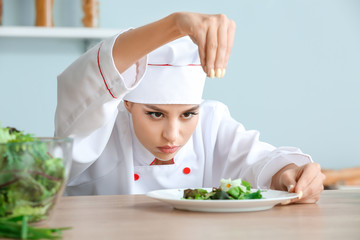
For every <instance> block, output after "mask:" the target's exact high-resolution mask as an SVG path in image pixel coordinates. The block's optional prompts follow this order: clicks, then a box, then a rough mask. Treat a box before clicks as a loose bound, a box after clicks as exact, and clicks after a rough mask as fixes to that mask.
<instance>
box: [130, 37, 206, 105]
mask: <svg viewBox="0 0 360 240" xmlns="http://www.w3.org/2000/svg"><path fill="white" fill-rule="evenodd" d="M205 78H206V74H205V73H204V71H203V69H202V67H201V64H200V58H199V53H198V47H197V45H196V44H194V43H193V41H192V40H191V39H190V38H189V37H182V38H179V39H177V40H175V41H172V42H170V43H168V44H165V45H163V46H161V47H159V48H158V49H156V50H154V51H153V52H151V53H149V54H148V66H147V69H146V72H145V75H144V77H143V79H142V80H141V82H140V83H139V85H138V86H137V87H136V88H135V89H134V90H132V91H131V92H129V93H128V94H127V95H126V96H125V97H124V100H127V101H130V102H135V103H145V104H200V102H201V99H202V92H203V88H204V84H205Z"/></svg>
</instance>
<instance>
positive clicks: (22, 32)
mask: <svg viewBox="0 0 360 240" xmlns="http://www.w3.org/2000/svg"><path fill="white" fill-rule="evenodd" d="M119 32H120V29H104V28H81V27H72V28H71V27H5V26H1V27H0V37H24V38H26V37H27V38H73V39H104V38H107V37H111V36H113V35H116V34H117V33H119Z"/></svg>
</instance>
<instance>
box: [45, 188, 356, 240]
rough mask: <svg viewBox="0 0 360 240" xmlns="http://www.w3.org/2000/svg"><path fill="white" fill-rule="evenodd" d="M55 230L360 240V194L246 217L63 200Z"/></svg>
mask: <svg viewBox="0 0 360 240" xmlns="http://www.w3.org/2000/svg"><path fill="white" fill-rule="evenodd" d="M46 225H47V226H51V227H65V226H71V227H73V228H72V229H71V230H67V231H64V239H76V240H82V239H98V240H109V239H150V240H151V239H154V240H155V239H156V240H160V239H181V240H184V239H199V240H201V239H204V240H208V239H216V240H223V239H263V240H265V239H316V240H318V239H341V240H349V239H360V190H327V191H324V192H323V194H322V196H321V199H320V201H319V202H318V203H317V204H293V205H287V206H276V207H274V208H272V209H270V210H266V211H259V212H245V213H201V212H188V211H180V210H176V209H173V208H172V206H171V205H168V204H166V203H162V202H160V201H157V200H153V199H150V198H148V197H146V196H144V195H119V196H81V197H62V198H61V199H60V202H59V204H58V207H57V209H56V211H55V212H54V215H53V216H52V218H51V219H50V220H49V221H48V223H47V224H46Z"/></svg>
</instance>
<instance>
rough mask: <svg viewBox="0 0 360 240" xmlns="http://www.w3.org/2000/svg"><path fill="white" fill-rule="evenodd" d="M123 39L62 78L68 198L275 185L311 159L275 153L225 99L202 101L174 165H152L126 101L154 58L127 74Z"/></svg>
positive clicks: (60, 124) (290, 151) (58, 121)
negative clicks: (237, 183)
mask: <svg viewBox="0 0 360 240" xmlns="http://www.w3.org/2000/svg"><path fill="white" fill-rule="evenodd" d="M115 39H116V36H114V37H113V38H109V39H107V40H105V41H103V42H101V43H99V44H97V45H96V46H94V47H93V48H92V49H90V50H89V51H88V52H87V53H85V54H84V55H83V56H81V57H80V58H79V59H78V60H76V61H75V62H74V63H73V64H72V65H70V66H69V67H68V68H67V69H66V70H65V71H64V72H63V73H61V74H60V75H59V77H58V106H57V110H56V117H55V127H56V132H55V135H56V136H58V137H71V138H73V139H74V150H73V163H72V169H71V173H70V177H69V180H68V184H67V188H66V194H68V195H93V194H99V195H108V194H138V193H146V192H148V191H150V190H155V189H164V188H188V187H189V188H190V187H192V188H199V187H213V186H219V181H220V179H221V178H232V179H235V178H242V179H244V180H247V181H249V182H250V183H251V184H252V186H253V187H257V188H268V187H269V186H270V182H271V178H272V176H273V175H274V174H275V173H276V172H277V171H278V170H280V169H281V168H282V167H284V166H285V165H287V164H289V163H295V164H297V165H298V166H301V165H304V164H307V163H310V162H311V158H310V156H308V155H306V154H303V153H302V152H301V151H300V150H299V149H297V148H293V147H282V148H275V147H273V146H271V145H269V144H267V143H264V142H260V141H259V133H258V132H257V131H246V130H245V129H244V127H243V126H242V125H241V124H240V123H239V122H237V121H235V120H234V119H232V118H231V116H230V113H229V111H228V108H227V107H226V106H225V105H224V104H222V103H219V102H216V101H209V100H204V101H202V102H201V104H200V110H199V122H198V125H197V127H196V129H195V132H194V134H193V135H192V137H191V138H190V139H189V141H188V142H187V143H186V144H185V146H183V148H182V149H180V150H179V152H178V153H177V154H176V156H175V158H174V159H173V162H174V163H173V164H169V165H151V163H152V162H153V161H154V156H153V155H152V154H151V153H150V152H149V151H148V150H147V149H145V148H144V147H143V146H142V145H141V143H140V142H139V141H138V139H137V138H136V136H135V133H134V129H133V126H132V120H131V114H129V112H128V111H127V110H126V108H125V107H124V105H123V102H122V99H123V98H124V96H125V95H126V94H128V93H129V92H131V91H132V90H133V89H135V88H136V87H137V85H138V84H139V83H140V82H141V80H142V78H143V76H144V74H145V72H146V69H147V68H148V66H147V57H144V58H143V59H140V60H139V61H138V62H137V63H136V64H134V65H133V66H132V67H130V68H129V69H128V70H127V71H126V72H124V73H123V74H120V73H119V72H118V71H117V69H116V67H115V64H114V62H113V58H112V47H113V44H114V41H115Z"/></svg>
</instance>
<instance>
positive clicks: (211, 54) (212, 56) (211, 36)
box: [205, 20, 218, 78]
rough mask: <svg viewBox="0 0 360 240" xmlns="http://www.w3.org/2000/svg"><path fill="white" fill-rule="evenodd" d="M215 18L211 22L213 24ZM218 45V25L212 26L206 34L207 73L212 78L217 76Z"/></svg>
mask: <svg viewBox="0 0 360 240" xmlns="http://www.w3.org/2000/svg"><path fill="white" fill-rule="evenodd" d="M214 21H215V20H212V22H213V23H210V24H211V25H213V24H215V22H214ZM217 47H218V38H217V26H216V27H214V26H210V28H209V30H208V32H207V36H206V50H205V53H206V58H205V60H206V64H205V65H206V69H207V70H206V73H207V75H208V76H209V77H210V78H214V77H215V61H216V58H217V56H216V52H217Z"/></svg>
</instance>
